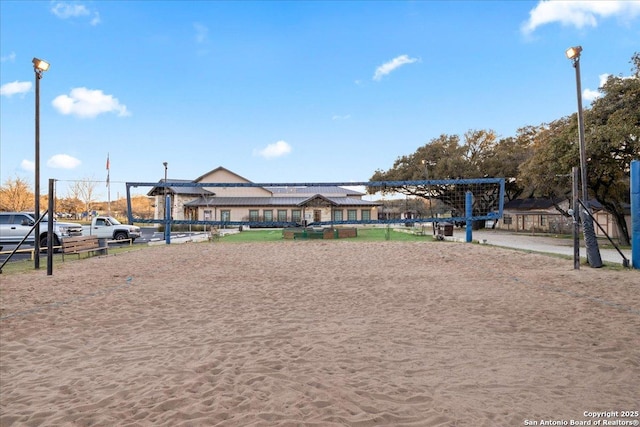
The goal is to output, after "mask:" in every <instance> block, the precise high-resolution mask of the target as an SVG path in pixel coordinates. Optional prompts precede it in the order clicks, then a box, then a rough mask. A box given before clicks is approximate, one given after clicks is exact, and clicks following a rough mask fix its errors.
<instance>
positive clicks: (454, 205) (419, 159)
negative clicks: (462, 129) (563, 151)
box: [368, 130, 526, 215]
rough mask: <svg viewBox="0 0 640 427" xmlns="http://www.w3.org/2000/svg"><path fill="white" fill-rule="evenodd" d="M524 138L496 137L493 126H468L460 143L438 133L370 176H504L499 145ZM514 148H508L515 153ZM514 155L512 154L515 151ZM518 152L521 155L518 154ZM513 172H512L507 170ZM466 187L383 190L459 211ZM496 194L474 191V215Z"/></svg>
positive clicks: (484, 209) (398, 178)
mask: <svg viewBox="0 0 640 427" xmlns="http://www.w3.org/2000/svg"><path fill="white" fill-rule="evenodd" d="M525 140H526V138H521V139H514V140H500V141H498V140H497V135H496V133H495V132H494V131H492V130H469V131H468V132H466V133H465V134H464V140H463V142H462V143H461V141H460V137H459V136H457V135H444V134H443V135H440V137H438V138H435V139H433V140H431V141H430V142H429V143H427V144H425V145H423V146H422V147H419V148H418V149H417V150H416V152H415V153H413V154H410V155H406V156H401V157H399V158H398V159H397V160H396V161H395V162H394V164H393V167H392V168H391V169H389V170H388V171H382V170H377V171H376V172H375V173H374V174H373V176H372V177H371V178H370V180H371V181H415V180H425V179H440V180H442V179H463V178H485V177H496V175H494V176H490V175H489V173H488V172H489V171H491V173H495V174H497V176H498V177H503V176H504V172H505V171H506V169H505V166H506V165H511V163H509V162H506V160H505V159H506V157H507V156H508V153H507V152H503V151H504V150H502V149H501V147H502V148H504V147H506V146H515V145H516V144H518V143H521V142H522V141H525ZM516 151H517V150H515V149H514V150H511V153H515V152H516ZM514 155H515V154H514ZM518 156H520V155H518ZM509 173H512V172H509ZM468 189H469V188H468V187H463V186H459V185H440V184H438V185H436V184H429V185H417V186H416V185H403V186H398V187H393V188H386V189H385V190H384V191H386V192H399V193H401V194H405V195H411V196H416V197H421V198H424V199H437V200H440V201H442V202H444V203H445V204H447V205H448V206H450V207H451V209H452V210H453V211H454V214H455V215H462V212H464V210H465V206H464V204H465V197H464V194H465V192H466V191H467V190H468ZM368 191H369V193H375V192H377V191H380V188H379V187H370V188H369V189H368ZM497 196H498V194H496V193H494V192H490V193H487V192H484V191H480V192H478V191H475V192H474V215H483V214H486V213H487V212H488V211H489V210H490V209H491V207H492V206H494V205H495V201H496V198H497Z"/></svg>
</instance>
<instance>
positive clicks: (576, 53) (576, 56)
mask: <svg viewBox="0 0 640 427" xmlns="http://www.w3.org/2000/svg"><path fill="white" fill-rule="evenodd" d="M565 53H566V55H567V58H569V59H570V60H572V61H573V63H574V64H575V63H576V62H578V61H579V60H580V53H582V46H573V47H570V48H569V49H567V51H566V52H565Z"/></svg>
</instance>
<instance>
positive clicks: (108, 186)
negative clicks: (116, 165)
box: [107, 153, 111, 216]
mask: <svg viewBox="0 0 640 427" xmlns="http://www.w3.org/2000/svg"><path fill="white" fill-rule="evenodd" d="M107 212H108V215H109V216H111V181H110V180H109V153H107Z"/></svg>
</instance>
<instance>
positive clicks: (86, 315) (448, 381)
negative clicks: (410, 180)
mask: <svg viewBox="0 0 640 427" xmlns="http://www.w3.org/2000/svg"><path fill="white" fill-rule="evenodd" d="M639 378H640V273H638V272H637V271H628V270H627V271H613V270H608V269H590V268H589V267H586V266H585V267H583V268H582V269H581V270H580V271H574V270H573V262H572V261H571V260H563V259H559V258H554V257H550V256H545V255H538V254H527V253H524V252H519V251H512V250H508V249H501V248H496V247H489V246H482V245H474V244H462V243H450V242H417V243H407V242H404V243H403V242H393V241H388V242H370V243H365V242H353V241H286V242H276V243H258V244H255V243H247V244H230V243H198V244H195V243H192V244H182V245H170V246H158V247H151V248H146V249H144V250H138V251H134V252H129V253H125V254H119V255H115V256H114V255H110V256H106V257H94V258H91V259H86V260H82V261H80V262H75V261H74V262H66V263H64V264H60V265H56V268H55V270H54V275H53V276H46V269H43V270H41V271H38V272H29V273H24V274H18V275H16V274H12V275H6V274H5V275H2V276H0V425H1V426H3V427H4V426H171V427H174V426H491V427H494V426H522V425H536V424H527V423H529V422H531V421H533V422H536V423H540V421H542V420H554V421H556V420H560V421H563V422H564V421H566V422H567V423H569V422H570V420H574V421H587V420H590V419H591V420H593V419H594V418H591V417H592V416H593V415H587V414H585V413H593V412H595V411H638V410H640V407H639V406H640V405H639V403H638V402H640V399H638V396H640V381H639ZM599 419H600V420H602V418H599ZM612 419H613V418H607V420H608V421H609V420H612ZM631 419H633V418H631ZM636 419H637V417H636ZM556 425H562V424H556Z"/></svg>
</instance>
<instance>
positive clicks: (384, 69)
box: [373, 55, 418, 80]
mask: <svg viewBox="0 0 640 427" xmlns="http://www.w3.org/2000/svg"><path fill="white" fill-rule="evenodd" d="M417 61H418V59H417V58H409V56H408V55H400V56H397V57H395V58H393V59H392V60H391V61H389V62H385V63H384V64H382V65H381V66H379V67H378V68H376V72H375V73H374V74H373V80H380V79H382V77H384V76H386V75H387V74H389V73H390V72H392V71H394V70H395V69H397V68H400V67H402V66H403V65H406V64H412V63H414V62H417Z"/></svg>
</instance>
